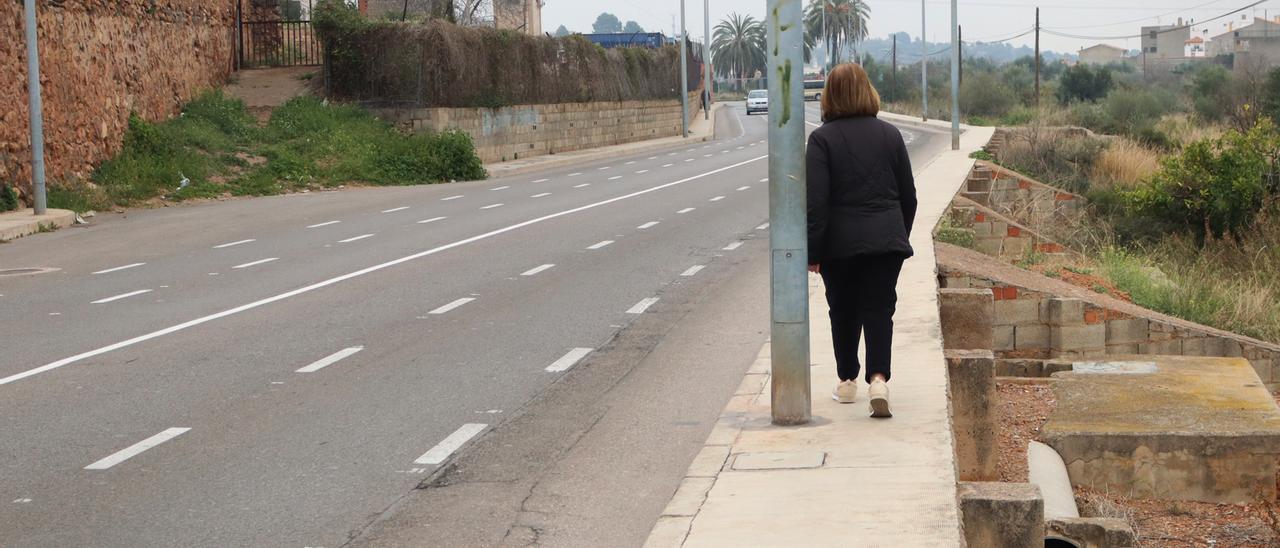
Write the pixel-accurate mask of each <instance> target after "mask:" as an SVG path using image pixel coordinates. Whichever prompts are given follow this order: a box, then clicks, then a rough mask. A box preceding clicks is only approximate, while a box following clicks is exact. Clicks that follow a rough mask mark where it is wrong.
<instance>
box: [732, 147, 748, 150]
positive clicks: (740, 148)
mask: <svg viewBox="0 0 1280 548" xmlns="http://www.w3.org/2000/svg"><path fill="white" fill-rule="evenodd" d="M744 148H747V147H738V148H736V149H734V150H742V149H744Z"/></svg>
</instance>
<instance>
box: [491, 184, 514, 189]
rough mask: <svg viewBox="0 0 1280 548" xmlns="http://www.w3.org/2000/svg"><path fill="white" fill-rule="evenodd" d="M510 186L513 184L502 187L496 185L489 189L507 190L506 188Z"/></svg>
mask: <svg viewBox="0 0 1280 548" xmlns="http://www.w3.org/2000/svg"><path fill="white" fill-rule="evenodd" d="M508 188H511V185H507V186H500V187H494V188H491V189H489V190H506V189H508Z"/></svg>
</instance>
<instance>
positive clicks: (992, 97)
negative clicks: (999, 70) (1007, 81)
mask: <svg viewBox="0 0 1280 548" xmlns="http://www.w3.org/2000/svg"><path fill="white" fill-rule="evenodd" d="M1017 103H1018V97H1017V96H1016V95H1015V94H1014V92H1013V90H1011V89H1009V88H1008V87H1006V86H1004V85H1003V84H1002V83H1001V82H1000V80H999V79H998V78H996V75H995V74H992V73H990V72H979V73H978V74H977V75H974V76H970V77H968V78H965V80H964V86H962V87H961V89H960V108H961V109H962V110H963V111H964V112H965V113H968V114H972V115H977V116H990V117H999V116H1003V115H1005V114H1006V113H1007V112H1009V110H1010V109H1012V108H1013V107H1014V106H1015V105H1017Z"/></svg>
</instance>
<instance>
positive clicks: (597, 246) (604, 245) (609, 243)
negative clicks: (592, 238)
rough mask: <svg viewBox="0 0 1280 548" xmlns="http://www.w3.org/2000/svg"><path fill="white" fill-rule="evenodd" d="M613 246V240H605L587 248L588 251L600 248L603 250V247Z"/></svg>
mask: <svg viewBox="0 0 1280 548" xmlns="http://www.w3.org/2000/svg"><path fill="white" fill-rule="evenodd" d="M611 244H613V240H605V241H603V242H600V243H598V244H593V245H591V246H589V247H587V249H600V248H603V247H608V246H609V245H611Z"/></svg>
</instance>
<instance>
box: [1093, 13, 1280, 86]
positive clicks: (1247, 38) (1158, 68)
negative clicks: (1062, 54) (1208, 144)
mask: <svg viewBox="0 0 1280 548" xmlns="http://www.w3.org/2000/svg"><path fill="white" fill-rule="evenodd" d="M1225 25H1226V29H1227V30H1226V32H1223V33H1221V34H1218V35H1217V36H1210V34H1209V32H1210V31H1209V29H1207V28H1201V29H1199V30H1198V31H1197V32H1196V33H1195V34H1196V35H1194V36H1193V35H1192V28H1193V27H1195V26H1196V25H1195V23H1194V21H1188V22H1185V23H1184V22H1183V21H1182V19H1178V21H1177V23H1176V24H1172V25H1157V26H1146V27H1142V34H1141V49H1139V50H1138V52H1137V54H1136V55H1130V54H1129V53H1128V52H1126V51H1125V50H1124V49H1123V48H1119V47H1116V46H1112V45H1110V44H1096V45H1093V46H1089V47H1087V48H1081V49H1080V52H1079V56H1080V62H1081V63H1084V64H1087V65H1107V64H1111V63H1129V64H1132V65H1134V66H1135V67H1136V68H1137V69H1138V70H1139V71H1142V72H1145V73H1164V72H1169V71H1172V70H1175V69H1177V68H1178V67H1181V66H1183V65H1185V64H1187V63H1217V64H1220V65H1223V66H1226V67H1228V68H1233V69H1235V70H1237V71H1239V70H1246V69H1248V70H1258V69H1261V70H1269V69H1271V68H1273V67H1280V16H1277V17H1275V18H1274V19H1271V20H1268V19H1263V18H1254V19H1253V20H1252V21H1249V22H1248V24H1245V25H1238V24H1237V22H1234V21H1233V22H1229V23H1226V24H1225Z"/></svg>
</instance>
